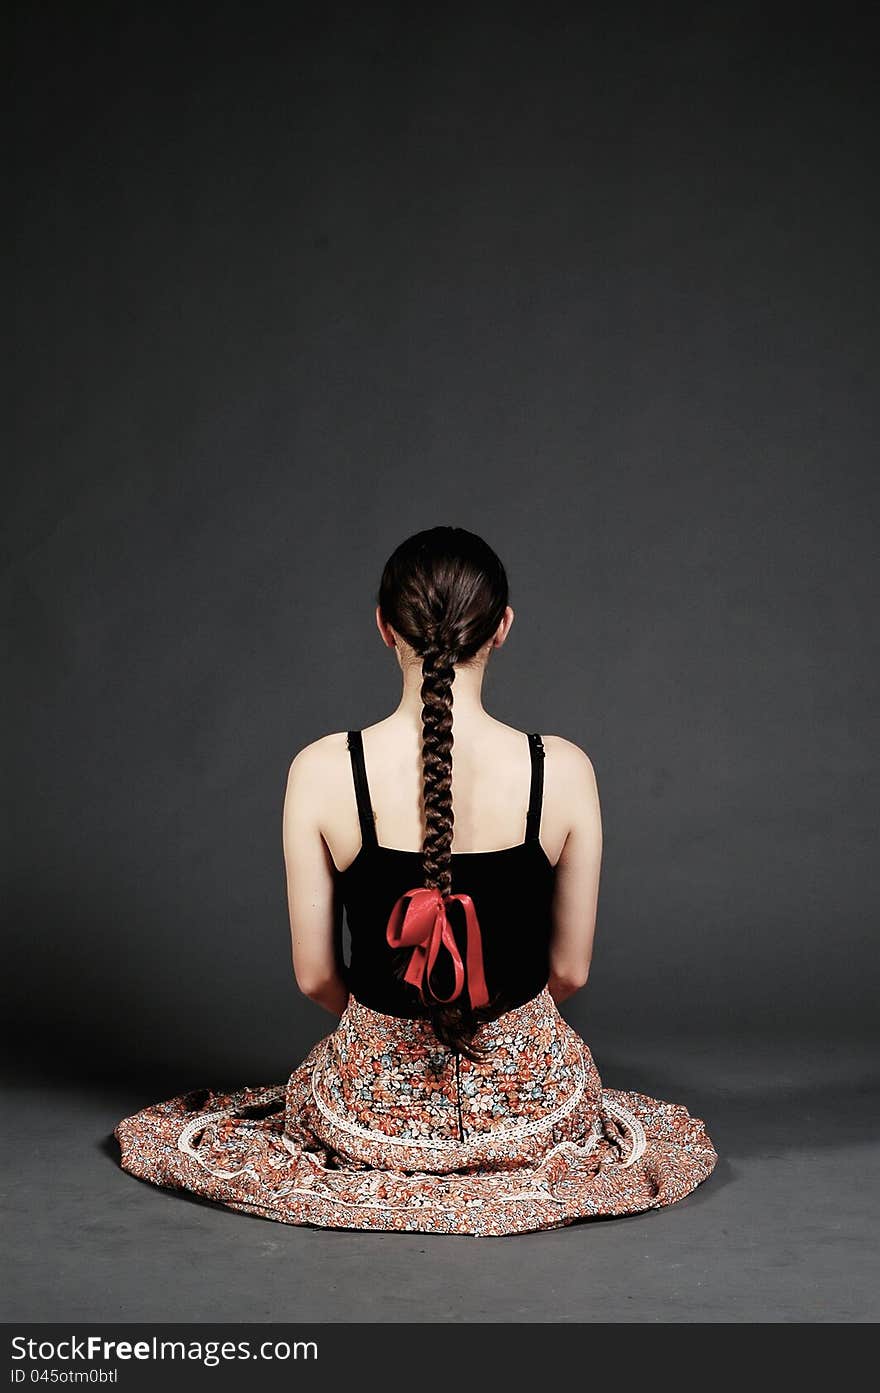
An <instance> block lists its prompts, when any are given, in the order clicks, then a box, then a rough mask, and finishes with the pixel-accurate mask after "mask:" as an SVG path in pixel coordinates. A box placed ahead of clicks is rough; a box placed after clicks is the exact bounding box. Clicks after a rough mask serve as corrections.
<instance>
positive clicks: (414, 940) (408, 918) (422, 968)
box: [385, 885, 489, 1008]
mask: <svg viewBox="0 0 880 1393" xmlns="http://www.w3.org/2000/svg"><path fill="white" fill-rule="evenodd" d="M407 900H409V904H408V905H407V903H406V901H407ZM452 900H460V901H461V904H462V906H463V908H464V915H465V923H466V927H467V983H468V995H469V996H470V999H471V1006H472V1007H474V1008H476V1007H477V1006H486V1005H487V1004H488V1001H489V989H488V987H487V986H486V978H485V974H484V971H483V940H482V936H481V934H480V925H479V921H478V919H477V911H476V910H475V908H474V902H473V900H472V899H471V897H470V895H463V894H462V895H445V896H444V895H441V893H440V891H439V890H438V889H436V888H435V887H434V886H424V885H420V886H417V887H416V889H414V890H404V892H403V894H402V895H401V896H400V899H399V900H398V901H397V903H396V904H395V906H394V908H393V909H392V911H391V915H390V917H389V920H388V928H387V929H386V931H385V936H386V938H387V939H388V942H389V943H390V945H391V947H392V948H409V947H410V946H412V950H413V951H412V956H411V958H410V960H409V966H408V967H407V969H406V972H405V973H404V981H405V982H409V983H410V985H411V986H413V987H418V989H419V991H420V993H421V996H422V1000H423V1001H424V1000H425V993H426V991H427V992H429V993H430V995H431V996H432V997H433V998H434V1000H435V1001H442V1002H447V1001H455V999H456V997H458V996H460V995H461V992H462V989H463V987H464V964H463V963H462V960H461V954H460V953H459V951H458V945H457V944H456V942H455V935H454V934H453V932H452V927H451V925H450V923H449V920H448V919H447V917H446V905H447V902H449V901H452ZM441 948H445V949H446V951H447V953H448V954H449V956H450V957H451V959H452V968H453V971H454V973H455V988H454V990H453V991H452V993H451V994H450V995H449V996H437V994H436V993H435V992H434V990H433V988H432V987H431V973H432V972H433V971H434V964H435V963H436V961H437V957H438V955H439V953H440V949H441Z"/></svg>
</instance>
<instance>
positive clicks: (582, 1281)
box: [4, 1042, 880, 1322]
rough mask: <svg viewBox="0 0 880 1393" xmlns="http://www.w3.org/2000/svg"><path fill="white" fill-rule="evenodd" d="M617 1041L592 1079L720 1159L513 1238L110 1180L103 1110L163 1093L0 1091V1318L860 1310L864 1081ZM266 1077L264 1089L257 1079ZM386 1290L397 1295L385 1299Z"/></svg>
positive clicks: (870, 1277)
mask: <svg viewBox="0 0 880 1393" xmlns="http://www.w3.org/2000/svg"><path fill="white" fill-rule="evenodd" d="M659 1057H660V1055H659V1052H658V1051H657V1048H656V1042H655V1044H654V1047H653V1048H652V1049H651V1050H650V1052H649V1051H648V1050H647V1049H644V1050H638V1049H636V1048H635V1047H633V1049H632V1052H631V1053H629V1052H628V1053H627V1054H626V1056H625V1057H624V1055H622V1054H618V1055H617V1056H616V1057H615V1059H614V1060H611V1059H607V1058H606V1059H600V1058H599V1057H598V1055H597V1064H598V1065H599V1068H600V1071H601V1073H602V1075H603V1078H604V1080H605V1082H606V1083H607V1084H608V1085H609V1086H614V1087H623V1088H639V1089H641V1090H642V1091H644V1092H652V1093H654V1094H655V1095H656V1096H659V1097H667V1098H669V1099H672V1100H675V1101H680V1102H683V1103H686V1104H687V1105H688V1107H689V1108H690V1110H691V1111H692V1112H693V1113H695V1114H697V1115H698V1116H702V1117H704V1118H705V1120H706V1122H707V1124H708V1126H709V1129H710V1132H711V1134H712V1137H713V1140H714V1142H715V1145H716V1147H717V1149H718V1151H719V1153H720V1155H721V1160H720V1162H719V1165H718V1167H717V1169H716V1171H715V1174H714V1176H713V1177H712V1178H711V1179H710V1180H709V1181H707V1182H706V1183H705V1184H704V1185H703V1186H702V1187H701V1188H700V1189H699V1190H698V1191H696V1193H695V1194H694V1195H692V1196H691V1197H690V1198H688V1199H687V1200H685V1201H683V1202H682V1203H680V1204H678V1205H674V1206H672V1207H671V1208H670V1209H667V1210H661V1211H654V1212H651V1213H649V1214H646V1215H642V1216H633V1217H629V1218H624V1219H613V1220H604V1221H599V1222H595V1221H593V1222H587V1223H582V1224H578V1225H575V1226H573V1227H569V1228H567V1229H561V1230H555V1231H552V1232H547V1233H538V1234H529V1235H523V1236H518V1237H511V1238H482V1239H478V1238H467V1237H438V1238H430V1239H428V1238H425V1237H423V1236H421V1235H417V1234H416V1235H409V1234H401V1235H384V1234H369V1233H352V1232H333V1231H324V1230H318V1229H307V1228H295V1227H291V1226H287V1225H282V1224H276V1223H272V1222H271V1221H268V1220H264V1219H259V1218H255V1217H251V1216H248V1215H243V1214H237V1213H233V1212H231V1211H226V1210H223V1209H221V1208H219V1207H217V1206H214V1205H210V1204H206V1203H203V1202H199V1201H197V1200H195V1199H187V1198H184V1197H182V1196H179V1195H177V1194H173V1193H171V1192H168V1191H163V1190H159V1189H156V1188H154V1187H152V1186H149V1185H146V1184H144V1183H142V1182H140V1181H138V1180H135V1179H134V1178H133V1177H131V1176H129V1175H127V1174H126V1173H125V1172H123V1171H122V1170H121V1169H120V1168H119V1166H118V1163H117V1155H118V1148H117V1147H116V1143H115V1141H114V1140H113V1138H112V1136H111V1133H112V1128H113V1126H114V1124H115V1123H116V1121H117V1120H118V1119H119V1118H120V1117H122V1116H124V1115H126V1114H128V1113H131V1112H134V1111H135V1110H136V1109H137V1108H138V1107H141V1106H144V1105H145V1104H147V1103H148V1102H151V1101H156V1100H158V1098H161V1097H167V1096H170V1095H171V1094H172V1093H174V1092H175V1091H176V1090H175V1089H174V1088H173V1087H172V1088H170V1089H168V1088H163V1087H159V1088H158V1089H156V1088H154V1089H153V1090H150V1089H149V1088H147V1090H146V1092H145V1089H144V1086H143V1084H138V1086H137V1087H131V1086H128V1087H123V1086H110V1085H103V1086H96V1087H94V1088H93V1089H89V1087H88V1085H87V1084H83V1085H81V1086H73V1085H70V1084H63V1083H60V1082H58V1083H56V1084H55V1086H52V1085H51V1084H43V1085H42V1086H36V1085H35V1084H34V1083H33V1082H31V1083H30V1084H28V1083H25V1082H24V1081H23V1080H22V1078H21V1077H20V1076H19V1078H18V1080H17V1081H13V1083H12V1086H11V1088H10V1090H9V1093H8V1103H7V1106H8V1108H9V1110H10V1111H9V1114H8V1117H7V1121H8V1124H9V1125H7V1129H6V1134H7V1140H8V1142H9V1143H10V1145H9V1147H8V1150H7V1160H8V1163H9V1164H8V1169H9V1171H10V1172H11V1174H10V1176H9V1179H8V1181H7V1185H6V1191H7V1199H8V1206H9V1217H8V1218H7V1221H6V1230H5V1231H6V1262H7V1264H8V1265H9V1269H10V1270H11V1271H12V1272H13V1273H14V1274H15V1280H14V1281H13V1282H10V1283H9V1284H8V1287H7V1294H6V1297H5V1305H6V1310H5V1312H4V1315H5V1318H6V1319H7V1320H32V1321H34V1320H36V1321H46V1322H52V1321H62V1320H65V1321H85V1320H93V1319H101V1320H104V1321H130V1320H144V1321H147V1320H170V1321H205V1320H216V1321H233V1322H235V1321H272V1320H281V1321H309V1320H323V1321H335V1320H355V1321H376V1322H382V1321H389V1320H395V1321H409V1320H412V1321H418V1320H424V1319H426V1318H432V1319H435V1320H441V1321H447V1320H462V1319H463V1320H484V1321H516V1322H522V1321H538V1322H542V1321H566V1322H576V1321H583V1322H593V1321H642V1322H667V1321H670V1322H677V1321H732V1322H766V1321H810V1322H813V1321H838V1322H841V1321H842V1322H849V1321H869V1320H875V1319H876V1318H877V1316H878V1314H880V1303H878V1301H877V1297H876V1293H877V1290H878V1286H880V1281H878V1277H880V1272H878V1267H877V1257H876V1254H877V1251H878V1243H877V1237H878V1235H877V1232H876V1230H877V1204H876V1194H875V1189H876V1181H875V1180H872V1179H871V1176H872V1175H873V1176H876V1165H877V1160H878V1151H880V1145H878V1138H877V1125H876V1119H877V1102H878V1096H880V1095H878V1091H877V1076H876V1073H874V1072H873V1071H872V1068H871V1061H870V1058H869V1056H868V1054H867V1052H866V1051H865V1050H863V1049H860V1048H859V1047H857V1046H855V1045H852V1046H843V1045H838V1046H836V1047H835V1048H834V1049H830V1050H829V1049H827V1048H825V1049H819V1048H818V1047H817V1046H815V1045H813V1046H811V1047H809V1048H801V1047H799V1046H798V1045H797V1043H796V1042H794V1043H792V1042H789V1043H788V1044H787V1045H785V1046H775V1047H774V1052H773V1057H772V1060H771V1061H770V1062H769V1063H768V1055H767V1052H766V1051H763V1052H762V1051H759V1050H758V1049H757V1047H754V1046H753V1047H752V1050H751V1053H750V1054H748V1055H743V1054H742V1052H739V1053H737V1054H736V1055H735V1056H732V1055H731V1052H730V1051H729V1050H728V1049H726V1048H724V1047H721V1046H719V1047H717V1048H716V1049H715V1050H713V1051H711V1052H709V1051H706V1050H704V1051H703V1052H702V1053H701V1054H700V1055H699V1056H695V1055H694V1053H693V1052H692V1051H691V1050H688V1051H687V1052H684V1051H683V1049H682V1047H681V1046H678V1047H675V1048H667V1049H666V1050H664V1052H663V1055H662V1061H663V1062H662V1069H661V1068H660V1067H659V1066H658V1065H657V1063H656V1061H657V1060H658V1058H659ZM266 1082H273V1080H266ZM392 1294H393V1299H390V1297H391V1295H392Z"/></svg>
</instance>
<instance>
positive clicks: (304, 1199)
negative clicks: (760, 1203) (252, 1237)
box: [114, 988, 717, 1235]
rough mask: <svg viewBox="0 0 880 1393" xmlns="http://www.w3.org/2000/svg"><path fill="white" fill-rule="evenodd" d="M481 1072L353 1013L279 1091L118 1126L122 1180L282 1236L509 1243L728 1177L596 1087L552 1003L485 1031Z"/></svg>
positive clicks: (195, 1101)
mask: <svg viewBox="0 0 880 1393" xmlns="http://www.w3.org/2000/svg"><path fill="white" fill-rule="evenodd" d="M476 1042H477V1043H478V1044H479V1045H481V1046H484V1047H488V1050H487V1053H486V1055H485V1056H484V1058H483V1059H482V1060H481V1061H480V1063H478V1064H476V1063H473V1062H471V1061H470V1060H469V1059H466V1058H464V1057H463V1056H461V1055H459V1054H457V1053H455V1052H454V1051H452V1050H450V1049H448V1048H447V1047H446V1046H445V1045H442V1044H441V1043H440V1042H439V1041H438V1040H437V1037H436V1036H435V1035H434V1033H433V1031H432V1030H431V1027H430V1024H429V1023H428V1022H427V1021H425V1020H402V1019H400V1018H398V1017H397V1016H386V1015H382V1014H381V1013H379V1012H377V1011H372V1010H370V1009H369V1008H368V1007H366V1006H364V1005H362V1003H361V1002H359V1001H357V1000H356V999H355V998H354V997H350V998H349V1002H348V1005H347V1007H346V1009H345V1011H344V1012H343V1015H342V1016H341V1018H340V1021H339V1024H338V1026H337V1028H336V1029H335V1030H334V1031H333V1032H332V1033H331V1034H329V1035H326V1036H324V1038H323V1039H321V1040H319V1041H318V1043H317V1044H316V1045H315V1046H314V1047H313V1048H312V1049H311V1050H310V1052H309V1053H308V1055H307V1056H306V1057H305V1059H304V1060H303V1061H302V1062H301V1063H300V1064H299V1065H298V1066H297V1067H296V1068H295V1069H294V1071H293V1073H292V1074H291V1075H290V1077H289V1079H288V1080H287V1083H286V1084H278V1085H276V1086H269V1087H250V1086H247V1085H244V1086H242V1087H241V1088H238V1089H236V1090H235V1091H232V1092H215V1091H214V1090H212V1089H199V1090H194V1091H191V1092H189V1093H184V1094H180V1095H179V1096H177V1097H174V1098H171V1099H169V1100H168V1101H167V1102H164V1103H157V1104H155V1105H154V1106H152V1107H147V1108H144V1109H143V1110H142V1111H141V1112H137V1113H135V1114H134V1115H133V1116H131V1117H126V1118H124V1119H123V1120H122V1121H121V1122H119V1123H118V1124H117V1126H116V1128H115V1129H114V1135H115V1137H116V1139H117V1140H118V1142H119V1146H120V1150H121V1164H122V1167H123V1169H124V1170H126V1171H129V1172H130V1173H131V1174H132V1175H135V1176H137V1177H139V1178H140V1179H141V1180H147V1181H150V1182H151V1183H152V1184H154V1185H161V1186H166V1187H169V1188H171V1189H175V1190H187V1191H190V1192H192V1193H194V1194H197V1195H200V1196H202V1197H203V1198H205V1199H208V1200H213V1201H214V1202H216V1203H219V1204H222V1205H225V1206H226V1207H228V1208H229V1209H235V1210H241V1211H243V1212H245V1213H249V1214H257V1215H260V1216H262V1217H263V1218H266V1219H275V1220H279V1221H280V1222H282V1223H286V1224H311V1225H316V1226H318V1227H322V1228H345V1229H379V1230H385V1231H388V1230H395V1231H407V1232H413V1231H415V1232H419V1233H460V1234H476V1235H489V1234H512V1233H526V1232H529V1231H533V1230H536V1229H553V1228H560V1227H562V1226H563V1225H566V1224H571V1223H574V1222H575V1221H576V1220H578V1219H585V1218H591V1217H596V1216H600V1215H612V1214H632V1213H636V1212H638V1211H641V1210H647V1209H656V1208H659V1207H660V1206H662V1205H667V1204H672V1203H673V1202H674V1201H675V1200H680V1199H682V1198H683V1196H685V1195H687V1194H689V1193H690V1191H691V1190H693V1189H695V1188H696V1186H697V1185H699V1184H700V1182H701V1181H703V1180H705V1179H706V1177H707V1176H708V1175H709V1174H711V1171H712V1169H713V1167H714V1165H715V1162H716V1160H717V1156H716V1153H715V1150H714V1148H713V1146H712V1142H711V1141H710V1139H709V1136H708V1135H707V1133H706V1130H705V1128H704V1126H703V1123H702V1122H701V1121H700V1120H699V1119H697V1118H693V1117H691V1116H690V1114H689V1113H688V1111H687V1109H686V1108H684V1107H682V1106H680V1105H678V1104H673V1103H664V1102H660V1101H658V1100H657V1099H655V1098H649V1097H647V1096H646V1095H644V1094H642V1093H623V1092H620V1091H618V1090H615V1089H608V1088H603V1087H602V1082H601V1079H600V1078H599V1075H598V1073H597V1071H596V1066H595V1064H594V1063H593V1058H592V1055H591V1054H590V1051H589V1049H588V1048H587V1046H586V1044H585V1043H584V1041H583V1040H582V1039H581V1038H580V1036H579V1035H578V1034H577V1032H576V1031H574V1030H573V1029H572V1028H571V1026H569V1025H568V1024H567V1023H566V1022H565V1021H564V1020H563V1018H562V1016H561V1015H560V1014H559V1012H558V1010H557V1009H556V1005H555V1003H554V1001H553V999H552V997H551V996H550V994H549V992H548V991H547V990H546V988H545V989H544V990H543V991H542V992H540V993H539V995H538V996H536V997H534V998H533V999H532V1000H531V1001H528V1002H526V1004H525V1005H524V1006H519V1007H517V1008H516V1009H515V1010H512V1011H508V1012H506V1013H505V1014H504V1015H503V1016H500V1017H498V1019H497V1020H494V1021H491V1022H489V1023H488V1024H485V1025H482V1026H481V1027H480V1028H479V1031H478V1033H477V1036H476Z"/></svg>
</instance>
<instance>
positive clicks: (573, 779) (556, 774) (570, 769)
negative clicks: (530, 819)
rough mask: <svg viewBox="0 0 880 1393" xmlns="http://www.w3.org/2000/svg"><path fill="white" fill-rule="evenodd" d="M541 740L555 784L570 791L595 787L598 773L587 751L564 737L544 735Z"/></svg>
mask: <svg viewBox="0 0 880 1393" xmlns="http://www.w3.org/2000/svg"><path fill="white" fill-rule="evenodd" d="M541 738H542V741H543V744H544V750H545V753H546V757H547V765H548V770H552V777H553V781H554V783H557V784H559V785H564V786H565V787H566V788H570V789H575V788H580V789H584V788H594V787H595V785H596V771H595V769H594V767H593V761H592V760H591V759H590V756H589V755H588V754H587V752H586V750H583V749H581V747H580V745H576V744H575V743H574V741H573V740H566V738H565V736H564V735H544V736H542V737H541Z"/></svg>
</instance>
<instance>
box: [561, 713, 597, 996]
mask: <svg viewBox="0 0 880 1393" xmlns="http://www.w3.org/2000/svg"><path fill="white" fill-rule="evenodd" d="M558 745H559V749H558V755H559V757H558V758H557V759H556V761H555V762H554V776H555V779H557V780H558V788H557V790H556V793H557V794H558V796H559V797H561V799H562V800H563V802H564V805H565V806H566V808H567V809H568V810H569V816H570V819H571V827H570V830H569V833H568V836H567V838H566V841H565V845H564V847H563V849H562V855H561V857H560V859H559V861H558V862H557V870H556V886H555V891H554V901H553V936H552V939H551V943H550V981H549V983H548V987H549V991H550V995H551V996H552V997H553V1000H554V1001H556V1002H560V1001H564V1000H565V999H566V997H569V996H572V995H573V994H574V992H576V991H578V990H579V989H580V988H581V987H583V986H585V985H586V981H587V978H588V976H589V974H590V962H591V960H592V957H593V937H594V934H595V931H596V912H597V907H598V900H599V875H600V870H601V865H602V816H601V811H600V808H599V790H598V788H597V785H596V774H595V771H594V769H593V765H592V762H591V761H590V758H589V756H588V755H586V754H585V753H584V751H583V750H582V749H580V748H579V746H577V745H574V744H572V743H571V742H570V741H568V740H559V742H558ZM554 753H555V751H554Z"/></svg>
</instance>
